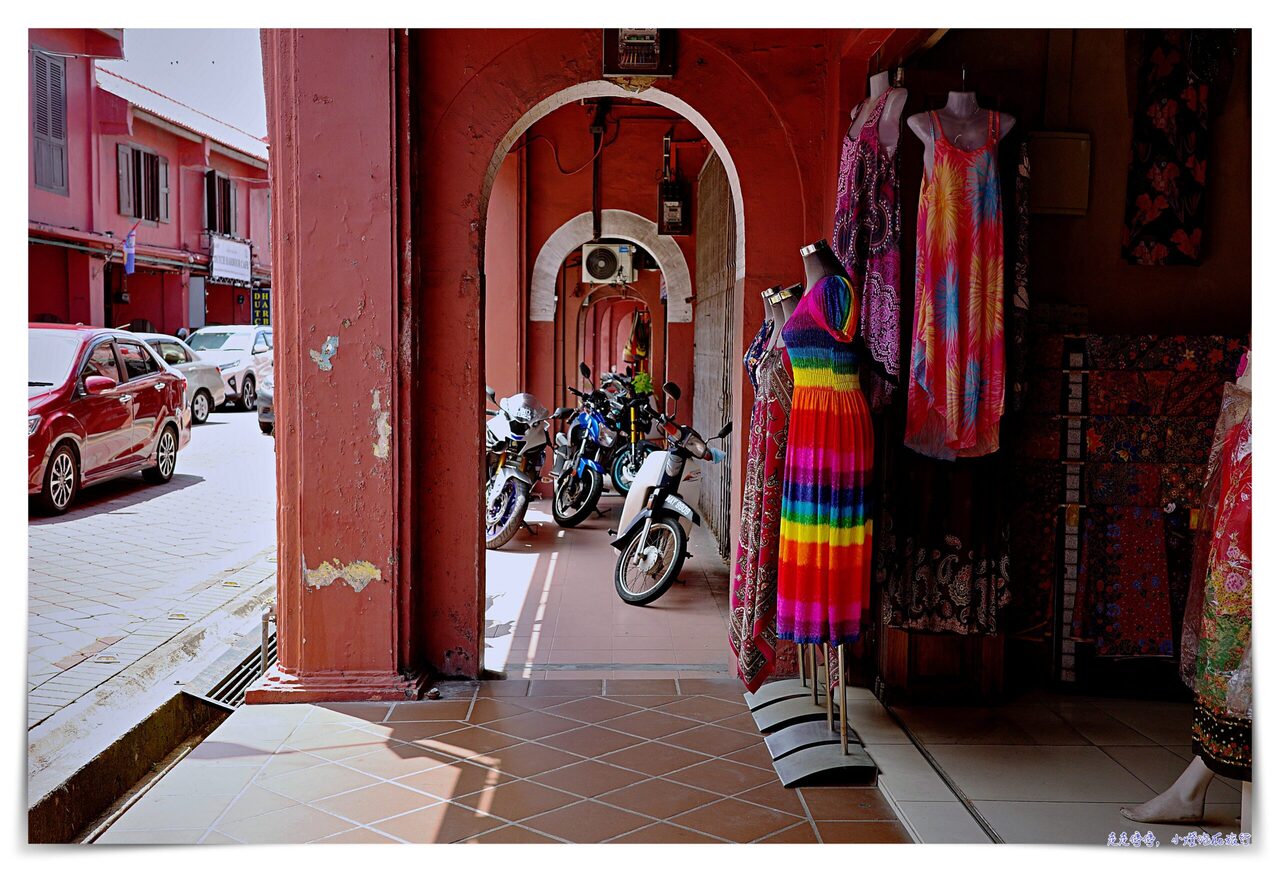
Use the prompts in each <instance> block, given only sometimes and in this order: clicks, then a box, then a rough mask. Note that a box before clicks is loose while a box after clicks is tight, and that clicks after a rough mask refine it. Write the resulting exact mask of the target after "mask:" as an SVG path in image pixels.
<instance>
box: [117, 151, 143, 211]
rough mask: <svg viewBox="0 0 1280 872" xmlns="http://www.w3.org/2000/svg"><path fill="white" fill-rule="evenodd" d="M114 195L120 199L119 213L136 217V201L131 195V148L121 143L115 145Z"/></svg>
mask: <svg viewBox="0 0 1280 872" xmlns="http://www.w3.org/2000/svg"><path fill="white" fill-rule="evenodd" d="M116 195H117V198H118V199H119V201H120V214H121V215H127V216H128V217H130V218H133V217H136V216H137V214H138V203H137V202H135V200H134V196H133V149H132V148H130V147H129V146H127V145H124V144H123V143H119V144H117V145H116Z"/></svg>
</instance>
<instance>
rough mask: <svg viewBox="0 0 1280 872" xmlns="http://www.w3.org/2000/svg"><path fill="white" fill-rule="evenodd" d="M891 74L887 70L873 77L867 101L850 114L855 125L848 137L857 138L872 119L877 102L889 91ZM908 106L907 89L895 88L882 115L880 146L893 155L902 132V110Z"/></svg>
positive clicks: (851, 126)
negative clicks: (859, 132) (900, 121)
mask: <svg viewBox="0 0 1280 872" xmlns="http://www.w3.org/2000/svg"><path fill="white" fill-rule="evenodd" d="M889 87H890V86H889V73H888V71H887V70H886V71H885V72H883V73H876V74H875V75H874V76H872V77H871V82H870V84H869V85H868V88H867V99H866V100H864V101H862V104H861V105H860V106H855V107H854V109H853V111H852V112H850V113H849V117H850V118H851V119H852V121H853V123H852V124H850V125H849V133H848V136H850V137H856V136H857V135H858V131H859V130H861V129H862V126H863V125H864V124H866V123H867V121H869V120H870V119H871V113H872V112H874V111H875V108H876V101H877V100H879V99H880V95H881V94H883V93H884V92H885V91H888V90H889ZM906 105H907V89H906V88H895V89H894V91H893V93H892V94H891V95H889V99H888V100H886V101H885V104H884V111H883V112H881V113H880V124H879V129H878V130H877V134H878V136H879V138H880V144H881V145H882V146H884V149H885V150H886V151H887V152H889V153H890V154H893V152H894V150H895V149H896V148H897V147H898V135H899V133H900V132H901V130H902V125H901V124H900V123H899V120H900V119H901V118H902V109H903V107H904V106H906Z"/></svg>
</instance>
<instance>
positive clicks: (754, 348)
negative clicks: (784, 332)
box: [742, 318, 773, 391]
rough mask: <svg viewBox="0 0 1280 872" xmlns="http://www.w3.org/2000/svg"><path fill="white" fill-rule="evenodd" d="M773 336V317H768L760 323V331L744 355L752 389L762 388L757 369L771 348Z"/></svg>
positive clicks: (743, 361) (744, 362)
mask: <svg viewBox="0 0 1280 872" xmlns="http://www.w3.org/2000/svg"><path fill="white" fill-rule="evenodd" d="M772 337H773V319H772V318H766V319H765V320H764V323H763V324H761V325H760V331H759V332H758V333H756V338H755V339H752V340H751V344H750V345H748V346H747V353H746V354H745V355H743V358H742V365H743V366H745V367H746V368H747V379H748V380H749V381H750V382H751V390H753V391H758V390H760V385H759V384H758V383H757V381H756V370H757V369H759V367H760V361H761V359H763V358H764V353H765V351H766V350H767V349H768V348H769V340H770V339H771V338H772Z"/></svg>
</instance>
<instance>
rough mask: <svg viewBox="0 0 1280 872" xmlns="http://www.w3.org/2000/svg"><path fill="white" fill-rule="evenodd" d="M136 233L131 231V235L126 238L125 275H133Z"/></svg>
mask: <svg viewBox="0 0 1280 872" xmlns="http://www.w3.org/2000/svg"><path fill="white" fill-rule="evenodd" d="M135 237H136V233H135V231H133V230H130V231H129V235H128V236H126V237H125V238H124V274H125V275H127V276H131V275H133V249H134V246H135V241H136V240H135Z"/></svg>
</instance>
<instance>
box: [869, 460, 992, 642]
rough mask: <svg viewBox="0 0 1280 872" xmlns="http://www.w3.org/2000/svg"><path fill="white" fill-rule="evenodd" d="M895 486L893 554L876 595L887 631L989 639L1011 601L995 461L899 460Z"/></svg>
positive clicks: (889, 543)
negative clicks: (881, 591)
mask: <svg viewBox="0 0 1280 872" xmlns="http://www.w3.org/2000/svg"><path fill="white" fill-rule="evenodd" d="M899 473H900V479H899V482H898V484H897V486H896V499H895V503H894V511H893V513H892V515H893V526H892V527H891V528H890V529H889V530H888V532H886V533H882V534H881V535H882V536H886V537H888V541H887V542H886V550H887V551H888V552H889V553H891V554H892V555H893V557H892V561H893V562H892V564H891V567H890V569H889V571H888V572H887V573H886V576H887V581H888V585H887V591H886V593H887V595H886V596H884V597H883V603H884V606H883V607H884V609H885V620H886V622H887V623H888V624H889V626H893V627H907V628H910V629H914V630H928V631H932V632H943V633H960V634H992V633H995V632H996V631H997V630H998V629H999V622H998V618H999V615H1000V612H1001V610H1002V609H1003V608H1004V607H1005V606H1007V605H1008V604H1009V602H1010V598H1011V595H1010V592H1009V535H1010V527H1009V522H1008V520H1007V518H1008V512H1007V510H1006V507H1005V497H1004V487H1003V486H1002V483H1003V481H1004V476H1005V465H1004V463H1003V460H1002V458H999V457H994V458H983V459H980V460H967V461H962V462H959V463H956V464H945V465H944V464H938V463H934V462H932V461H930V460H927V459H925V458H922V457H919V456H914V455H912V456H904V457H903V458H902V462H901V464H900V468H899Z"/></svg>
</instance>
